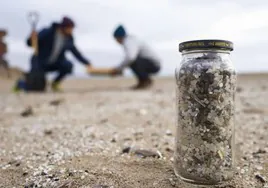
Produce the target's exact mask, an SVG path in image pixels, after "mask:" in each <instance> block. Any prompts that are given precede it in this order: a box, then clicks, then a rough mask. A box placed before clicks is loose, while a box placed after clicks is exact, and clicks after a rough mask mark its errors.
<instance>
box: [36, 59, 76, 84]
mask: <svg viewBox="0 0 268 188" xmlns="http://www.w3.org/2000/svg"><path fill="white" fill-rule="evenodd" d="M40 69H41V70H42V71H44V72H45V73H48V72H57V73H58V75H57V76H56V78H55V79H54V82H60V81H62V80H63V79H64V78H65V76H66V75H67V74H71V73H72V70H73V64H72V63H71V62H70V61H68V60H66V59H64V60H62V61H57V62H54V63H48V62H42V61H38V60H34V58H33V59H32V70H31V71H35V70H40Z"/></svg>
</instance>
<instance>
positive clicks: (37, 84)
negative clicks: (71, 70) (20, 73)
mask: <svg viewBox="0 0 268 188" xmlns="http://www.w3.org/2000/svg"><path fill="white" fill-rule="evenodd" d="M31 61H32V62H31V65H32V68H31V71H30V72H28V73H26V74H25V81H26V87H27V91H40V92H42V91H45V90H46V75H45V72H44V71H43V70H42V69H41V68H39V67H38V65H39V63H38V57H36V56H33V57H32V59H31Z"/></svg>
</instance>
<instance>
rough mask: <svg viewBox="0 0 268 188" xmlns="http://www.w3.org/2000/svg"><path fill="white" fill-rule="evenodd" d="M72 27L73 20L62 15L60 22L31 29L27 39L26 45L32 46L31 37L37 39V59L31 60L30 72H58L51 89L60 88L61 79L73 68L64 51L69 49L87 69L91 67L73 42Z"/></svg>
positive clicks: (73, 25)
mask: <svg viewBox="0 0 268 188" xmlns="http://www.w3.org/2000/svg"><path fill="white" fill-rule="evenodd" d="M74 27H75V23H74V21H73V20H72V19H71V18H68V17H64V18H63V19H62V21H61V22H60V23H52V25H51V26H50V27H48V28H44V29H42V30H41V31H40V32H39V33H37V32H36V31H33V32H32V33H31V36H30V37H29V38H28V39H27V45H28V46H32V41H33V40H32V39H33V38H37V39H38V49H37V50H38V57H37V59H38V60H37V61H33V60H32V63H31V72H34V71H37V70H38V69H42V70H43V71H44V72H45V73H48V72H57V73H58V74H57V76H56V78H55V79H54V80H53V82H52V84H51V88H52V90H53V91H60V90H61V89H60V83H61V81H62V80H63V79H64V78H65V77H66V75H67V74H71V73H72V70H73V64H72V63H71V62H70V61H69V60H67V58H66V57H65V52H66V51H71V52H72V54H73V55H74V56H75V57H76V58H77V59H78V60H79V61H80V62H81V63H83V64H84V65H85V66H86V67H87V68H88V69H90V67H91V65H90V62H89V60H88V59H86V58H85V57H83V55H82V54H81V53H80V52H79V51H78V49H77V48H76V46H75V44H74V37H73V35H72V34H73V29H74ZM33 57H34V56H33Z"/></svg>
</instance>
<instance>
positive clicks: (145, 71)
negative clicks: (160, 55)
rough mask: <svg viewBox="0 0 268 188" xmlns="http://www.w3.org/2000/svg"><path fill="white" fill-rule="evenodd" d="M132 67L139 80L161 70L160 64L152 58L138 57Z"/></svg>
mask: <svg viewBox="0 0 268 188" xmlns="http://www.w3.org/2000/svg"><path fill="white" fill-rule="evenodd" d="M130 69H131V70H132V72H133V73H134V74H135V76H136V77H137V78H138V80H139V81H144V80H148V79H149V78H150V75H151V74H155V73H157V72H159V70H160V66H159V65H157V63H155V62H154V61H152V60H150V59H145V58H140V57H138V58H137V59H136V60H135V61H134V62H133V63H132V64H131V65H130Z"/></svg>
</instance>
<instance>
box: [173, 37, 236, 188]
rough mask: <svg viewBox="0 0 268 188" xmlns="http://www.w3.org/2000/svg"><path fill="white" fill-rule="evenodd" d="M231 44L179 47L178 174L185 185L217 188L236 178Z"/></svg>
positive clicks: (209, 42)
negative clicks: (234, 175)
mask: <svg viewBox="0 0 268 188" xmlns="http://www.w3.org/2000/svg"><path fill="white" fill-rule="evenodd" d="M232 50H233V44H232V42H230V41H223V40H197V41H188V42H183V43H181V44H180V45H179V51H180V52H182V57H183V58H182V62H181V64H180V66H179V67H178V68H177V69H176V71H175V74H176V75H175V76H176V90H177V96H176V103H177V133H176V144H175V147H176V148H175V154H174V159H175V161H174V169H175V173H176V175H177V176H179V177H180V178H181V179H182V180H184V181H186V182H188V183H193V184H199V185H216V184H219V183H220V182H222V181H226V180H230V179H231V178H232V176H233V173H234V120H235V119H234V113H235V110H234V107H235V104H234V102H235V101H234V99H235V91H236V72H235V69H234V67H233V64H232V62H231V60H230V57H229V55H230V51H232Z"/></svg>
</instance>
